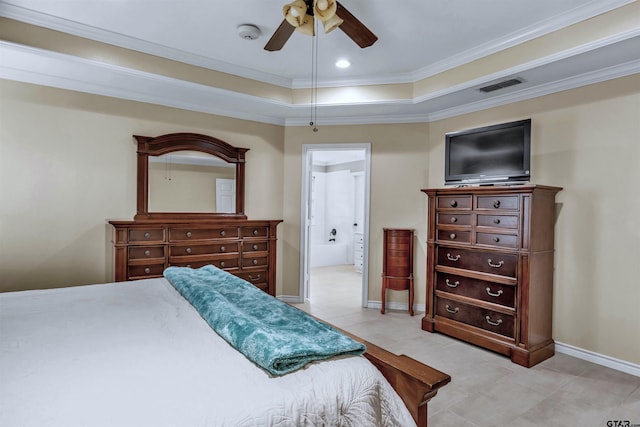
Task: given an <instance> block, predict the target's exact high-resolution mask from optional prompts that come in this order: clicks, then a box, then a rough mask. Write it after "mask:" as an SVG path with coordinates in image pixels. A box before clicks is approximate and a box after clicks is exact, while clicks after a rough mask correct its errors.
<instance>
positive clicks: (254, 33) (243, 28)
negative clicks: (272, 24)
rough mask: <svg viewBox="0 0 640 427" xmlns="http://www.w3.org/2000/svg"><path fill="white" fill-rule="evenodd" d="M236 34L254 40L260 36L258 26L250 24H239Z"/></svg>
mask: <svg viewBox="0 0 640 427" xmlns="http://www.w3.org/2000/svg"><path fill="white" fill-rule="evenodd" d="M238 35H239V36H240V37H241V38H243V39H245V40H255V39H257V38H258V37H260V28H258V27H256V26H255V25H251V24H243V25H239V26H238Z"/></svg>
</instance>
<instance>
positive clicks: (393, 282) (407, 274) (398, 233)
mask: <svg viewBox="0 0 640 427" xmlns="http://www.w3.org/2000/svg"><path fill="white" fill-rule="evenodd" d="M413 232H414V230H413V229H400V228H384V229H383V243H382V253H383V255H382V309H381V310H380V312H381V313H382V314H384V312H385V309H386V307H385V306H386V300H387V289H391V290H393V291H404V290H408V291H409V314H410V315H411V316H413Z"/></svg>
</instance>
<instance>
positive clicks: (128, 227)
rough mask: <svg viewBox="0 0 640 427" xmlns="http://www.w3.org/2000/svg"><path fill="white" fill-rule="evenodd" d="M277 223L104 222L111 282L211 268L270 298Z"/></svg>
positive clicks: (274, 264) (274, 274) (274, 269)
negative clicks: (111, 257)
mask: <svg viewBox="0 0 640 427" xmlns="http://www.w3.org/2000/svg"><path fill="white" fill-rule="evenodd" d="M280 222H282V221H280V220H264V221H259V220H226V221H224V220H222V221H220V220H215V221H214V220H210V221H171V222H166V221H154V220H149V221H144V220H135V221H109V223H110V224H111V225H113V227H114V239H113V244H114V248H115V280H116V281H117V282H120V281H125V280H137V279H148V278H152V277H161V276H162V272H163V271H164V269H165V268H167V267H169V266H178V267H192V268H199V267H202V266H204V265H207V264H212V265H215V266H216V267H218V268H221V269H223V270H225V271H228V272H229V273H231V274H233V275H236V276H238V277H241V278H243V279H244V280H246V281H248V282H250V283H252V284H254V285H255V286H257V287H258V288H260V289H262V290H264V291H265V292H267V293H269V294H271V295H274V296H275V286H276V239H277V233H276V227H277V225H278V224H279V223H280Z"/></svg>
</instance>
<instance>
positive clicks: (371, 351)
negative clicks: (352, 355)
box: [342, 331, 451, 427]
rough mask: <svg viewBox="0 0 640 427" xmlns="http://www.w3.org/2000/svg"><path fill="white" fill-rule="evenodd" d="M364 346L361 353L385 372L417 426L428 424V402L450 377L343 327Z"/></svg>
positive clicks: (424, 426) (383, 373) (423, 426)
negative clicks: (364, 349)
mask: <svg viewBox="0 0 640 427" xmlns="http://www.w3.org/2000/svg"><path fill="white" fill-rule="evenodd" d="M342 332H344V333H345V334H346V335H348V336H350V337H351V338H353V339H355V340H357V341H360V342H361V343H363V344H364V345H366V346H367V351H366V353H365V354H364V356H365V357H366V358H367V359H369V361H370V362H371V363H373V365H375V367H376V368H378V370H379V371H380V372H381V373H382V375H384V377H385V378H386V379H387V381H389V383H390V384H391V386H392V387H393V388H394V390H395V391H396V393H398V394H399V395H400V397H401V398H402V400H403V401H404V404H405V405H406V406H407V408H408V409H409V412H411V416H413V419H414V420H415V421H416V424H417V425H418V427H427V404H428V403H429V400H431V398H433V397H434V396H435V395H436V393H438V389H439V388H440V387H442V386H444V385H446V384H448V383H449V382H450V381H451V377H450V376H449V375H447V374H445V373H444V372H440V371H438V370H437V369H434V368H432V367H431V366H428V365H425V364H424V363H421V362H418V361H417V360H415V359H412V358H411V357H409V356H406V355H404V354H402V355H397V354H393V353H391V352H390V351H387V350H385V349H383V348H382V347H378V346H377V345H375V344H371V343H370V342H368V341H365V340H363V339H362V338H360V337H358V336H356V335H353V334H350V333H349V332H346V331H342Z"/></svg>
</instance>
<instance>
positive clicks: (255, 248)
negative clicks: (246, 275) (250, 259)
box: [242, 241, 269, 254]
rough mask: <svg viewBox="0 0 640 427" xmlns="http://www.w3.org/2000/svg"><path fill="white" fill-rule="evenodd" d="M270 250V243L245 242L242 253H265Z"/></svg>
mask: <svg viewBox="0 0 640 427" xmlns="http://www.w3.org/2000/svg"><path fill="white" fill-rule="evenodd" d="M267 250H269V242H266V241H265V242H243V243H242V253H245V254H246V253H250V252H264V251H267Z"/></svg>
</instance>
